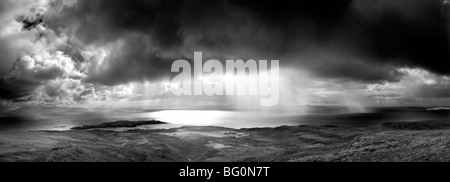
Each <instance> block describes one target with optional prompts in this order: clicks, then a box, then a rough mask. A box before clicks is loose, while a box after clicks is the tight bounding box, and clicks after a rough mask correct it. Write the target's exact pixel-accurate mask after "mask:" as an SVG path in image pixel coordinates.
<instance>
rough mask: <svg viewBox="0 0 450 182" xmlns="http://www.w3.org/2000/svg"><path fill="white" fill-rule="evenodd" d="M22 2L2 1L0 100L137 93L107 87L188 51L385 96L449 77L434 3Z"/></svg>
mask: <svg viewBox="0 0 450 182" xmlns="http://www.w3.org/2000/svg"><path fill="white" fill-rule="evenodd" d="M27 2H28V3H27ZM29 2H30V1H25V0H21V1H2V2H1V3H0V9H1V10H2V11H0V12H1V13H0V24H1V25H2V26H1V27H0V54H1V55H2V56H1V57H0V59H1V60H0V76H1V77H2V79H0V92H1V95H2V96H1V97H3V98H7V99H17V98H22V97H24V96H30V98H31V97H32V98H34V99H38V98H39V99H38V100H42V101H45V102H47V101H49V102H50V101H55V102H73V101H75V102H77V101H80V102H81V101H89V100H93V101H95V100H111V99H112V100H114V99H121V98H124V97H135V96H136V93H133V94H125V95H123V94H119V93H120V92H114V88H116V87H117V88H118V87H120V86H123V85H128V84H133V83H141V84H145V83H146V82H156V83H157V82H160V81H161V80H162V79H167V78H168V77H170V66H171V64H172V62H173V61H175V60H177V59H188V60H192V57H193V52H194V51H202V52H203V53H204V59H205V60H206V59H210V58H214V59H219V60H221V61H225V60H226V59H244V60H246V59H257V60H258V59H264V60H266V59H277V60H280V63H281V66H282V69H285V70H286V69H287V68H289V69H293V70H295V71H297V72H307V73H308V74H310V76H311V78H315V79H318V80H326V81H327V82H332V83H333V84H347V83H348V84H350V85H352V86H362V85H364V84H366V85H365V86H367V85H369V87H370V89H368V90H369V91H370V92H377V89H381V90H383V93H382V94H385V95H389V96H393V95H394V92H399V93H395V94H397V95H403V94H404V93H403V92H404V91H406V90H404V89H403V88H410V86H409V84H411V83H412V82H411V81H408V79H411V78H413V77H414V73H412V72H408V71H406V70H402V69H400V68H408V69H409V70H410V71H411V70H423V71H427V72H428V73H429V74H434V75H439V76H436V77H442V75H449V74H450V69H449V67H448V60H449V59H450V54H449V53H450V51H449V49H450V40H449V35H450V34H449V33H450V31H449V25H450V24H449V23H450V22H449V16H450V12H449V10H450V9H449V8H450V7H449V4H448V3H446V1H441V0H410V1H404V0H399V1H389V0H343V1H325V2H324V1H303V2H295V3H293V2H290V1H273V0H272V1H271V0H268V1H259V2H258V3H255V2H254V1H250V0H218V1H209V0H189V1H187V0H175V1H162V0H127V1H123V0H96V1H91V0H58V1H56V0H48V1H46V0H41V1H32V3H29ZM325 4H326V5H325ZM3 10H4V11H3ZM422 75H424V74H422ZM414 79H416V78H414ZM433 79H434V77H433ZM433 79H430V80H428V81H427V82H423V84H424V85H428V86H430V85H433ZM416 80H418V79H416ZM435 81H436V84H438V82H439V80H435ZM330 85H332V84H330ZM391 86H392V87H391ZM395 87H401V88H402V89H396V88H395ZM334 88H335V87H333V86H330V88H322V89H325V90H326V89H329V91H331V92H332V91H333V89H334ZM438 88H441V87H440V86H438ZM64 89H74V90H73V92H71V91H65V90H64ZM293 89H294V88H293ZM371 89H374V90H371ZM387 90H389V91H387ZM415 90H417V93H416V94H417V96H419V95H421V94H420V93H436V95H442V94H439V93H440V91H436V92H435V91H429V90H426V89H422V91H420V90H421V89H419V88H417V89H415ZM378 91H379V90H378ZM155 92H158V91H155ZM331 92H330V93H331ZM121 95H122V96H121ZM425 95H427V94H425ZM430 95H433V94H430Z"/></svg>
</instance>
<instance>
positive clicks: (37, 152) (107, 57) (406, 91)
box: [0, 0, 450, 179]
mask: <svg viewBox="0 0 450 182" xmlns="http://www.w3.org/2000/svg"><path fill="white" fill-rule="evenodd" d="M0 25H1V26H0V162H194V163H197V162H250V163H257V162H270V163H272V162H274V163H275V162H294V163H303V162H448V161H450V0H330V1H312V0H303V1H296V2H294V1H284V0H262V1H252V0H0ZM192 170H193V169H190V168H189V166H187V167H186V168H185V169H180V170H179V171H177V173H178V172H179V175H180V176H189V175H191V176H192V175H199V172H204V173H202V174H200V175H204V176H209V177H211V175H212V174H213V171H208V170H206V169H205V171H193V173H190V171H192ZM226 170H231V169H230V168H227V169H226ZM253 170H256V172H258V175H259V174H261V175H262V174H265V175H267V171H268V170H269V168H268V167H260V168H253ZM195 172H196V173H195ZM226 172H230V171H225V172H224V173H225V174H226ZM240 172H241V173H240V174H241V175H242V174H243V170H241V171H240ZM252 172H253V173H254V172H255V171H252V170H249V171H246V175H249V174H251V173H252ZM214 173H215V172H214ZM228 174H230V173H228ZM269 174H270V172H269ZM253 175H255V174H253ZM208 179H209V178H208Z"/></svg>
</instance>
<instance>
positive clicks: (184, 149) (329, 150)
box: [0, 125, 450, 162]
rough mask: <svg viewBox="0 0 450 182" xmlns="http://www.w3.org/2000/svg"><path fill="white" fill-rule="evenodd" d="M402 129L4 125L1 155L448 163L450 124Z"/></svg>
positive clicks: (19, 158)
mask: <svg viewBox="0 0 450 182" xmlns="http://www.w3.org/2000/svg"><path fill="white" fill-rule="evenodd" d="M400 128H402V130H398V129H395V128H381V127H380V128H373V129H368V128H352V127H336V126H298V127H287V126H286V127H278V128H254V129H241V130H234V129H228V128H219V127H182V128H177V129H170V130H129V131H105V130H72V131H64V132H50V131H35V132H8V131H2V132H0V161H149V162H151V161H295V162H300V161H450V152H449V149H450V130H447V129H445V128H444V129H440V130H437V129H433V130H427V129H424V130H420V131H416V130H414V131H413V130H407V129H404V128H405V127H404V126H403V125H402V127H400ZM406 128H407V127H406Z"/></svg>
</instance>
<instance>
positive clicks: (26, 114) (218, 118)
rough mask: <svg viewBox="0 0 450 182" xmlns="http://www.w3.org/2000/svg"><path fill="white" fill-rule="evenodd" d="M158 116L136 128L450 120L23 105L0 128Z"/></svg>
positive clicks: (442, 116) (393, 111)
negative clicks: (151, 123)
mask: <svg viewBox="0 0 450 182" xmlns="http://www.w3.org/2000/svg"><path fill="white" fill-rule="evenodd" d="M153 119H155V120H160V121H163V122H166V123H168V124H162V125H146V126H141V127H139V129H167V128H176V127H181V126H219V127H228V128H236V129H239V128H255V127H277V126H283V125H288V126H298V125H346V126H359V127H366V126H381V124H382V123H384V122H388V121H423V120H450V108H425V107H386V108H372V109H369V110H368V111H367V112H364V113H349V112H341V111H339V110H338V109H335V108H332V109H330V108H328V107H316V108H314V109H313V110H312V111H310V112H309V113H307V114H304V113H303V114H295V112H294V113H289V114H286V113H279V114H277V113H276V112H272V113H267V112H263V111H234V110H233V111H229V110H143V109H84V108H69V107H67V108H64V107H62V108H47V107H36V108H22V109H19V110H16V111H13V112H8V113H1V114H0V130H69V129H70V128H72V127H74V126H81V125H96V124H101V123H104V122H114V121H122V120H127V121H141V120H153Z"/></svg>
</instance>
